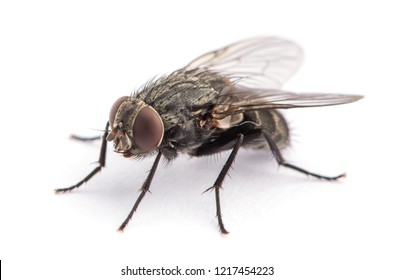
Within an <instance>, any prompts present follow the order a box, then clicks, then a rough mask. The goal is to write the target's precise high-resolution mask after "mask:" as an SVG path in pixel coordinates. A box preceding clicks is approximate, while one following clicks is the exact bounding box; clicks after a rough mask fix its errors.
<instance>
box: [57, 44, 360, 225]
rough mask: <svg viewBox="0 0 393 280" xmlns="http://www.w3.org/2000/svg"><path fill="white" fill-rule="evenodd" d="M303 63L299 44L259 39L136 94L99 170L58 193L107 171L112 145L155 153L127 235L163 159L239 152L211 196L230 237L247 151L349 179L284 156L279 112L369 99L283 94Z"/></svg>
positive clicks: (117, 113) (122, 107) (130, 152)
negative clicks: (234, 178)
mask: <svg viewBox="0 0 393 280" xmlns="http://www.w3.org/2000/svg"><path fill="white" fill-rule="evenodd" d="M301 61H302V50H301V48H300V47H299V46H298V45H296V44H295V43H293V42H291V41H288V40H284V39H280V38H275V37H259V38H253V39H248V40H244V41H240V42H237V43H234V44H231V45H228V46H226V47H224V48H221V49H217V50H215V51H212V52H208V53H206V54H204V55H202V56H200V57H198V58H196V59H195V60H193V61H192V62H190V63H189V64H188V65H186V66H185V67H183V68H181V69H179V70H177V71H175V72H173V73H171V74H169V75H166V76H163V77H161V78H159V79H156V80H154V81H151V82H149V83H147V84H146V85H144V86H143V87H142V88H141V89H140V90H138V91H137V92H135V93H134V94H132V95H131V96H123V97H120V98H119V99H118V100H117V101H116V102H115V103H114V104H113V106H112V108H111V110H110V114H109V120H108V122H107V124H106V127H105V131H104V134H103V135H102V137H101V139H102V140H101V141H102V144H101V150H100V155H99V160H98V166H97V167H96V168H95V169H94V170H93V171H92V172H91V173H89V174H88V175H87V176H86V177H85V178H84V179H82V180H81V181H80V182H78V183H77V184H75V185H73V186H71V187H68V188H61V189H56V190H55V191H56V193H63V192H67V191H71V190H73V189H75V188H78V187H80V186H81V185H82V184H84V183H86V182H87V181H89V180H90V179H91V178H92V177H93V176H94V175H95V174H97V173H98V172H99V171H100V170H101V169H102V168H103V167H104V166H105V157H106V150H107V143H108V142H113V146H114V151H115V152H117V153H119V154H121V155H122V156H124V157H126V158H143V157H146V156H150V155H153V154H155V155H156V158H155V160H154V163H153V166H152V168H151V169H150V172H149V174H148V176H147V178H146V179H145V181H144V183H143V185H142V188H141V193H140V195H139V197H138V198H137V200H136V202H135V203H134V206H133V207H132V209H131V211H130V213H129V214H128V216H127V217H126V219H125V220H124V222H123V223H122V224H121V226H120V227H119V230H120V231H123V230H124V228H125V227H126V226H127V224H128V222H129V221H130V219H131V218H132V216H133V214H134V213H135V211H136V210H137V208H138V206H139V204H140V203H141V201H142V199H143V198H144V196H145V194H146V193H147V192H148V191H149V188H150V185H151V183H152V180H153V177H154V173H155V172H156V170H157V166H158V163H159V162H160V160H161V158H162V157H164V158H165V159H167V160H169V161H170V160H173V159H175V158H176V157H177V155H178V154H179V153H186V154H189V155H191V156H196V157H199V156H206V155H212V154H216V153H219V152H221V151H224V150H231V152H230V154H229V157H228V158H227V160H226V162H225V164H224V166H223V168H222V170H221V172H220V173H219V175H218V177H217V179H216V181H215V182H214V184H213V185H212V186H211V187H210V188H208V189H207V190H206V191H209V190H212V191H214V193H215V202H216V215H217V220H218V225H219V228H220V231H221V232H222V233H228V231H227V230H226V228H225V226H224V223H223V220H222V215H221V206H220V189H221V187H222V184H223V181H224V178H225V177H226V175H227V173H228V170H229V168H230V167H231V166H232V164H233V162H234V160H235V158H236V154H237V152H238V151H239V149H240V148H241V147H246V148H253V149H256V150H258V149H269V150H270V151H271V152H272V154H273V156H274V158H275V160H276V161H277V163H278V164H279V165H281V166H285V167H288V168H290V169H293V170H296V171H298V172H301V173H303V174H306V175H310V176H313V177H316V178H318V179H323V180H337V179H339V178H341V177H343V176H344V174H340V175H337V176H324V175H320V174H317V173H313V172H310V171H307V170H306V169H303V168H301V167H298V166H296V165H293V164H290V163H288V162H287V161H286V160H285V159H284V157H283V156H282V155H281V150H282V149H283V148H285V147H286V146H288V144H289V141H290V137H289V136H290V132H289V129H288V125H287V122H286V120H285V119H284V117H283V116H282V114H281V113H280V112H279V111H278V110H277V109H290V108H303V107H321V106H331V105H339V104H345V103H350V102H354V101H357V100H359V99H361V98H362V96H359V95H346V94H326V93H307V94H298V93H294V92H289V91H284V90H281V89H280V87H281V85H282V84H283V83H284V82H285V81H286V80H287V79H288V78H289V77H290V76H292V74H293V73H294V72H295V71H296V70H297V69H298V67H299V65H300V63H301ZM74 138H76V139H78V140H83V141H89V140H96V139H97V138H81V137H74Z"/></svg>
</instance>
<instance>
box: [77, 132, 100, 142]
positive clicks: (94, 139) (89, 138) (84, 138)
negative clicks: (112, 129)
mask: <svg viewBox="0 0 393 280" xmlns="http://www.w3.org/2000/svg"><path fill="white" fill-rule="evenodd" d="M70 138H71V139H74V140H78V141H83V142H89V141H96V140H100V139H101V136H93V137H83V136H78V135H74V134H73V135H71V136H70Z"/></svg>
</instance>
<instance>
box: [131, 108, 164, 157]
mask: <svg viewBox="0 0 393 280" xmlns="http://www.w3.org/2000/svg"><path fill="white" fill-rule="evenodd" d="M163 135H164V125H163V123H162V120H161V118H160V116H159V115H158V113H157V112H156V110H154V109H153V108H151V107H144V108H142V109H141V110H140V111H139V113H138V115H137V116H136V119H135V122H134V127H133V138H134V141H135V144H136V146H137V147H138V148H140V149H141V150H143V151H152V150H154V149H156V148H157V147H158V146H159V145H160V144H161V140H162V137H163Z"/></svg>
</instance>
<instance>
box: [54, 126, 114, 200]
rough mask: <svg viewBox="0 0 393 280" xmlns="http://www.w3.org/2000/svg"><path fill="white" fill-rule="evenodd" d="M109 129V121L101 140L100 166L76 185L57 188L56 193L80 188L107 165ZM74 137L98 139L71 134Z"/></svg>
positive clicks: (82, 139) (83, 139)
mask: <svg viewBox="0 0 393 280" xmlns="http://www.w3.org/2000/svg"><path fill="white" fill-rule="evenodd" d="M108 129H109V122H107V124H106V126H105V132H104V134H103V135H102V142H101V149H100V156H99V159H98V166H97V167H96V168H94V170H93V171H91V172H90V173H89V174H87V176H86V177H85V178H83V180H81V181H80V182H78V183H76V184H75V185H73V186H71V187H68V188H61V189H55V193H64V192H69V191H72V190H73V189H75V188H79V187H80V186H81V185H82V184H84V183H86V182H87V181H89V180H90V179H91V178H93V177H94V175H96V174H97V173H98V172H99V171H101V169H102V168H103V167H105V161H106V147H107V143H108V142H107V141H106V137H107V136H108ZM71 137H72V138H74V139H77V140H81V141H93V140H96V139H97V137H92V138H82V137H79V136H71Z"/></svg>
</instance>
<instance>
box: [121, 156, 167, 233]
mask: <svg viewBox="0 0 393 280" xmlns="http://www.w3.org/2000/svg"><path fill="white" fill-rule="evenodd" d="M160 159H161V151H159V152H158V155H157V157H156V159H155V160H154V163H153V166H152V168H151V169H150V171H149V175H148V176H147V178H146V180H145V182H144V183H143V186H142V188H141V189H140V191H141V194H140V195H139V197H138V199H137V200H136V201H135V204H134V206H133V207H132V209H131V212H130V214H128V216H127V218H126V219H125V220H124V222H123V223H122V224H121V226H120V227H119V229H118V231H121V232H122V231H123V230H124V228H125V227H126V226H127V224H128V222H129V221H130V220H131V218H132V216H133V215H134V213H135V212H136V209H137V208H138V206H139V203H141V201H142V199H143V197H144V196H145V194H146V193H147V192H148V191H149V188H150V184H151V181H152V180H153V177H154V173H156V170H157V166H158V163H159V162H160Z"/></svg>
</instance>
